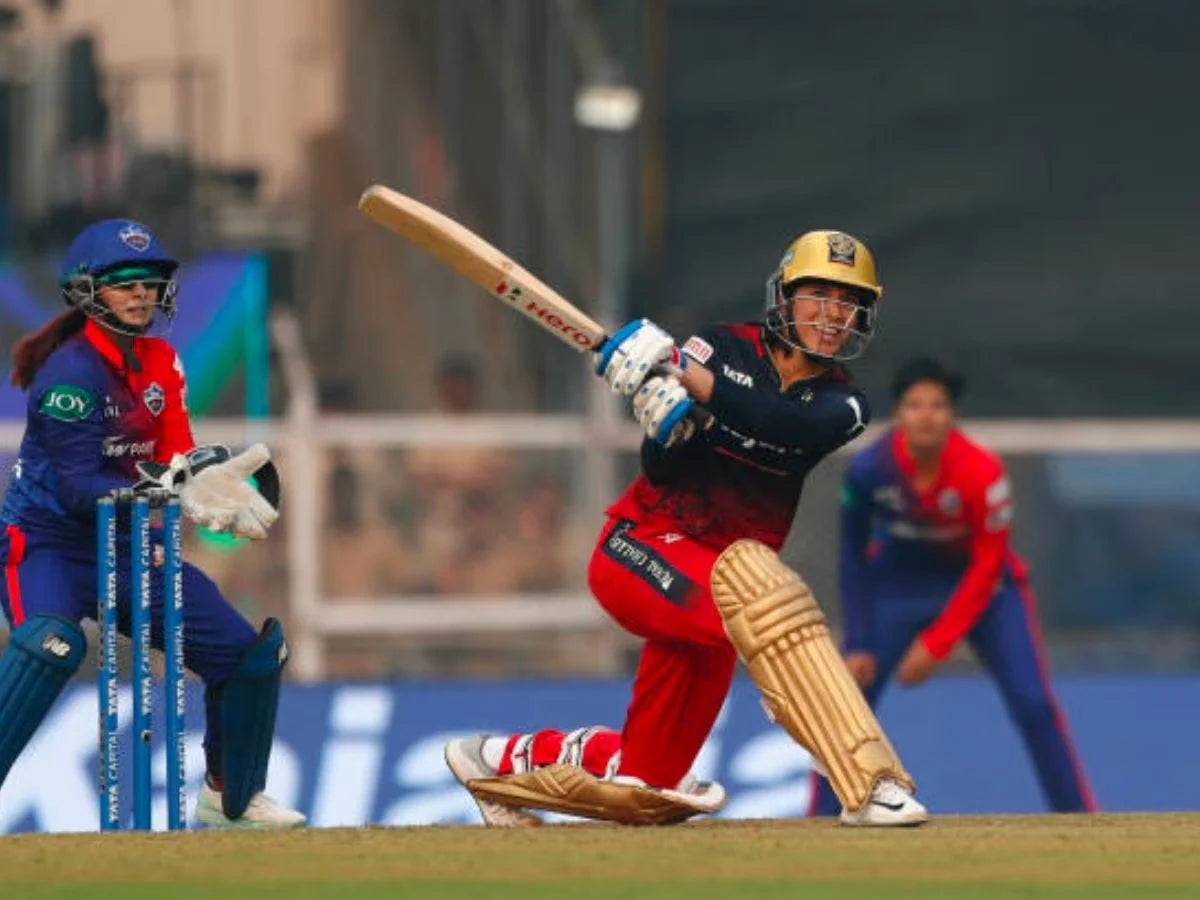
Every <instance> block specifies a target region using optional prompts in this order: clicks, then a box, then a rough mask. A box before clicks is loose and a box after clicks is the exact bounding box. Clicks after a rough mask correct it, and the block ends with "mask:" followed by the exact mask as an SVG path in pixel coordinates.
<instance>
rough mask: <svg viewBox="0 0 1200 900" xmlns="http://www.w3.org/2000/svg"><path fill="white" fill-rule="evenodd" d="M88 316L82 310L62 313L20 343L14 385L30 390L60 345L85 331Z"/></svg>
mask: <svg viewBox="0 0 1200 900" xmlns="http://www.w3.org/2000/svg"><path fill="white" fill-rule="evenodd" d="M86 323H87V315H86V314H85V313H84V312H83V311H82V310H79V309H68V310H67V311H66V312H62V313H59V314H58V315H57V316H55V317H54V318H53V319H51V320H50V321H49V322H47V323H46V324H45V325H43V326H42V327H41V328H39V329H38V330H37V331H35V332H33V334H27V335H25V337H23V338H21V340H20V341H18V342H17V346H16V348H15V349H14V350H13V372H12V383H13V384H14V385H16V386H17V387H19V388H20V389H21V390H26V389H28V387H29V385H30V384H31V383H32V382H33V376H35V375H36V374H37V373H38V369H40V368H41V367H42V363H44V362H45V361H46V357H48V356H49V355H50V354H51V353H53V352H54V351H55V350H56V349H58V346H59V344H61V343H62V342H63V341H65V340H66V339H67V338H69V337H70V336H71V335H73V334H75V333H76V332H77V331H79V330H80V329H82V328H83V326H84V325H85V324H86Z"/></svg>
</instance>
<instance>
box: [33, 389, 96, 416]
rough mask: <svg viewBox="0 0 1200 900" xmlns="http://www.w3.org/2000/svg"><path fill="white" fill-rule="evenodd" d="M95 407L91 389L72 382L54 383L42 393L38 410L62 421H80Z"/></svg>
mask: <svg viewBox="0 0 1200 900" xmlns="http://www.w3.org/2000/svg"><path fill="white" fill-rule="evenodd" d="M95 408H96V399H95V398H94V397H93V396H92V393H91V391H85V390H84V389H83V388H80V387H76V386H75V385H73V384H56V385H54V387H52V388H50V390H48V391H46V393H44V394H43V395H42V402H41V404H40V405H39V406H38V412H40V413H41V414H42V415H44V416H49V417H50V418H51V419H58V420H59V421H62V422H80V421H82V420H84V419H86V418H87V417H88V416H90V415H91V414H92V410H94V409H95Z"/></svg>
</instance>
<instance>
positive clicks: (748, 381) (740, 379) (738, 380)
mask: <svg viewBox="0 0 1200 900" xmlns="http://www.w3.org/2000/svg"><path fill="white" fill-rule="evenodd" d="M721 371H722V372H724V373H725V377H726V378H728V379H729V380H730V381H732V382H733V383H734V384H740V385H741V386H742V387H754V379H753V378H751V377H750V376H749V375H747V374H746V373H745V372H739V371H738V370H737V369H731V368H729V366H727V365H725V364H724V363H722V364H721Z"/></svg>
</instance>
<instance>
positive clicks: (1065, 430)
mask: <svg viewBox="0 0 1200 900" xmlns="http://www.w3.org/2000/svg"><path fill="white" fill-rule="evenodd" d="M272 333H273V337H274V340H275V344H276V348H277V349H278V350H279V351H280V356H281V360H282V363H283V370H284V377H285V380H286V381H287V387H288V394H289V398H290V400H289V404H288V408H287V410H286V413H285V415H284V416H282V417H279V418H273V419H266V420H251V419H202V420H198V421H197V422H196V423H195V431H196V435H197V438H198V440H201V441H203V442H221V443H226V444H229V445H231V446H243V445H245V444H248V443H251V442H253V441H260V440H261V441H265V442H267V443H268V444H269V445H270V446H271V447H272V448H273V450H274V451H275V452H276V453H278V454H279V455H280V456H281V460H284V461H286V465H285V466H284V467H283V475H284V477H285V482H286V483H285V494H284V496H285V505H286V517H287V528H286V540H287V542H288V543H287V570H288V597H287V609H288V623H287V624H288V631H289V634H290V635H291V638H292V643H293V649H294V651H295V652H294V655H293V662H292V672H293V674H294V675H295V676H296V677H298V678H300V679H303V680H313V679H319V678H321V677H322V676H323V675H324V674H325V671H326V666H325V656H326V649H327V644H328V641H329V640H330V639H332V638H335V637H353V636H371V635H379V634H389V635H410V636H411V635H453V634H456V633H462V632H467V631H469V632H472V633H478V632H505V631H524V632H538V631H542V632H545V631H562V630H573V629H581V628H590V627H596V626H597V625H599V624H600V623H601V622H602V621H603V619H604V616H603V613H602V612H601V611H600V609H599V608H598V607H597V605H596V604H595V603H594V602H593V601H592V600H591V599H590V598H589V597H587V596H586V595H585V594H583V593H572V592H569V591H566V592H559V593H552V594H546V593H540V594H503V595H497V596H480V595H475V594H473V595H471V596H469V597H468V596H456V595H453V594H437V595H412V594H407V595H391V596H387V595H381V596H371V597H362V596H354V597H343V596H328V595H326V594H325V593H324V592H323V590H322V585H323V584H324V583H325V582H324V580H323V571H322V550H323V540H322V529H323V513H322V504H321V500H320V498H321V496H322V494H323V489H324V485H323V484H322V479H323V475H324V472H323V469H322V464H321V456H322V454H323V453H325V452H327V451H328V450H329V449H331V448H354V449H362V448H368V447H370V448H388V449H390V448H395V449H411V448H419V447H422V446H439V447H454V446H458V447H470V446H476V447H477V446H494V447H499V448H506V449H509V450H517V451H520V450H546V449H561V450H570V451H575V452H578V453H582V454H585V455H587V454H590V455H591V456H592V457H593V458H594V459H595V458H599V459H607V460H612V459H614V458H615V457H616V456H617V455H618V454H628V453H631V452H633V451H635V450H636V449H637V447H638V444H639V440H640V436H639V432H638V430H637V429H636V427H635V426H633V425H632V424H630V423H625V422H617V423H614V422H613V421H612V419H611V418H609V417H607V416H603V415H597V414H596V413H594V412H593V413H592V414H591V415H590V416H584V415H577V416H576V415H528V414H520V415H464V416H455V417H453V418H450V417H444V416H431V415H322V414H320V413H319V412H318V410H317V405H316V402H315V391H314V381H313V378H312V374H311V370H310V369H309V367H308V365H307V363H306V359H305V355H304V353H303V351H302V347H301V345H300V341H299V332H298V330H297V329H296V327H295V323H294V322H292V321H291V320H289V319H277V320H275V321H274V322H273V323H272ZM597 423H601V424H597ZM964 425H965V427H966V428H967V429H968V430H969V431H970V432H971V433H972V434H973V435H974V436H975V437H976V438H978V439H979V440H981V441H982V442H984V443H985V444H986V445H987V446H989V447H990V448H991V449H993V450H995V451H996V452H999V453H1001V454H1025V453H1050V452H1056V453H1063V452H1082V453H1092V452H1095V453H1105V452H1112V453H1124V452H1139V453H1159V452H1162V453H1168V452H1170V453H1197V452H1200V421H1197V420H1156V419H1122V420H1112V419H1053V420H1050V419H1042V420H1037V419H1032V420H1031V419H1014V420H1008V419H1003V420H978V421H968V422H965V423H964ZM880 427H882V426H878V425H877V426H872V429H871V430H870V431H869V432H868V435H867V437H865V438H860V439H859V440H858V441H856V442H855V446H856V447H861V446H863V445H864V444H865V442H866V441H867V440H869V438H870V436H871V434H872V433H878V430H879V428H880ZM22 432H23V424H22V423H19V422H3V423H0V447H2V448H3V449H5V450H8V451H15V450H16V449H17V447H18V446H19V442H20V438H21V435H22ZM842 452H848V450H843V451H842ZM584 471H585V473H586V477H587V478H589V479H591V480H596V478H597V473H600V477H602V478H603V479H605V480H608V481H610V482H611V479H612V478H613V475H612V472H613V471H614V467H613V466H611V465H608V466H605V465H599V466H595V465H588V466H585V468H584ZM588 487H589V489H588V490H587V491H586V492H585V496H586V497H587V498H589V499H588V500H587V502H586V504H585V505H587V506H589V507H590V506H593V505H596V506H597V507H599V504H602V503H603V502H604V501H606V500H611V499H613V498H614V497H615V496H616V494H617V491H618V490H619V488H620V487H621V485H619V484H614V483H608V484H600V485H589V486H588ZM593 498H600V499H599V502H598V503H597V502H596V501H595V500H594V499H593ZM583 512H584V513H585V514H591V513H595V515H596V516H598V515H599V512H600V509H599V508H597V509H595V510H592V509H588V510H584V511H583ZM530 549H531V551H536V549H537V548H530Z"/></svg>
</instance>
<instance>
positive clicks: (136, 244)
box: [117, 222, 154, 253]
mask: <svg viewBox="0 0 1200 900" xmlns="http://www.w3.org/2000/svg"><path fill="white" fill-rule="evenodd" d="M117 237H119V238H120V239H121V243H122V244H124V245H125V246H126V247H128V248H129V249H130V250H133V251H134V252H136V253H145V252H146V251H147V250H149V249H150V242H151V241H153V240H154V238H153V237H151V236H150V232H148V231H147V230H146V229H145V228H143V227H142V226H141V225H139V224H138V223H137V222H130V223H129V224H128V225H126V226H125V227H124V228H122V229H121V231H120V232H119V233H118V234H117Z"/></svg>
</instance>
